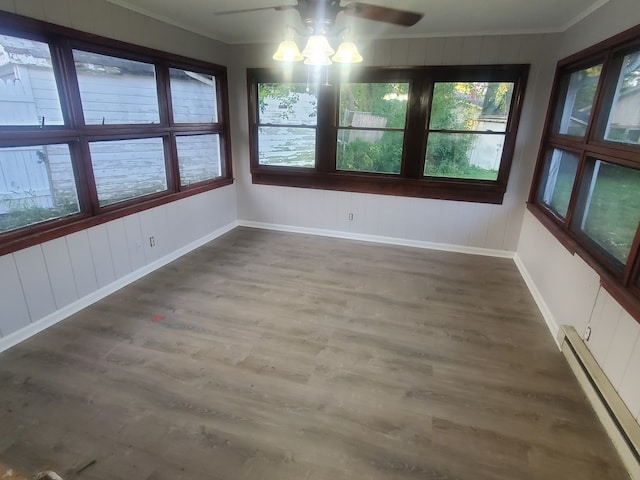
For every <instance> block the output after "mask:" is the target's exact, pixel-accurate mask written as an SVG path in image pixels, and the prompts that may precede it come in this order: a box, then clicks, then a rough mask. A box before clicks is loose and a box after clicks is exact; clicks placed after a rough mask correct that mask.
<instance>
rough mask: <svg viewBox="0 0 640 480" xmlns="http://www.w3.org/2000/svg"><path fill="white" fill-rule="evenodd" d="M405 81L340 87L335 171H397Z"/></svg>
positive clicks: (406, 89)
mask: <svg viewBox="0 0 640 480" xmlns="http://www.w3.org/2000/svg"><path fill="white" fill-rule="evenodd" d="M408 100H409V84H408V83H344V84H342V85H341V86H340V117H339V118H340V128H339V129H338V152H337V157H336V168H337V170H352V171H357V172H381V173H393V174H399V173H400V166H401V164H402V143H403V141H404V128H405V125H406V122H407V102H408Z"/></svg>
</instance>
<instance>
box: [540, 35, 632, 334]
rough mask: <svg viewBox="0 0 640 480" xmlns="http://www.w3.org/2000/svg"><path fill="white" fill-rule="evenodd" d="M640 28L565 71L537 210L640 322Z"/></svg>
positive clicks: (553, 109)
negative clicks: (639, 279) (639, 286)
mask: <svg viewBox="0 0 640 480" xmlns="http://www.w3.org/2000/svg"><path fill="white" fill-rule="evenodd" d="M638 112H640V27H636V28H634V29H631V30H628V31H627V32H623V33H622V34H620V35H618V36H616V37H613V38H612V39H609V40H606V41H605V42H603V43H601V44H599V45H596V46H594V47H592V48H590V49H589V50H588V51H586V52H585V53H578V54H576V55H574V56H572V57H570V58H568V59H565V60H562V61H560V62H559V64H558V70H557V74H556V81H555V87H554V94H553V96H552V98H551V103H550V106H549V113H548V117H549V118H548V121H547V125H548V129H547V131H546V132H545V135H544V137H543V140H542V142H543V143H542V148H541V150H540V151H541V155H540V157H539V159H538V165H537V167H536V175H535V177H534V182H533V185H532V188H531V195H530V199H529V200H530V201H529V208H530V210H531V211H532V212H533V213H534V214H535V215H536V216H537V217H538V218H539V219H540V220H541V221H542V222H543V223H544V224H545V225H546V226H547V228H549V229H550V230H551V232H552V233H553V234H554V235H556V237H557V238H558V239H559V240H560V241H562V242H563V243H564V244H565V245H567V246H568V247H569V248H571V249H572V250H575V251H577V252H578V253H579V254H580V255H581V256H583V257H584V258H585V259H586V260H587V261H588V263H589V264H590V265H592V266H593V267H594V268H595V269H596V270H597V271H598V272H599V273H600V276H601V278H602V283H603V285H605V287H607V289H608V290H609V291H610V292H611V293H612V294H613V295H614V296H615V297H616V298H617V299H618V300H619V301H620V302H621V303H622V304H623V305H625V306H626V307H627V308H628V309H629V310H630V312H632V313H633V314H634V315H635V316H636V318H637V319H638V320H639V321H640V289H639V288H638V280H637V279H638V275H639V273H640V254H639V250H640V233H639V231H640V229H639V226H640V140H639V137H640V116H638Z"/></svg>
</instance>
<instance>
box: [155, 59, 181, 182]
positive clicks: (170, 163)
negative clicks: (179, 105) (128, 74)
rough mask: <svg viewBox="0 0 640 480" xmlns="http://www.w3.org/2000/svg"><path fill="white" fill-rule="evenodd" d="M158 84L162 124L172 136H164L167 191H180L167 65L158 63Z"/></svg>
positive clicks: (156, 66) (156, 67) (156, 65)
mask: <svg viewBox="0 0 640 480" xmlns="http://www.w3.org/2000/svg"><path fill="white" fill-rule="evenodd" d="M155 69H156V82H157V86H158V108H159V109H160V123H161V124H163V125H169V130H170V132H171V133H170V134H168V135H164V136H163V144H164V159H165V170H166V175H167V189H168V190H169V191H170V192H178V191H180V167H179V165H178V147H177V146H176V137H175V131H176V128H175V125H174V121H173V105H172V103H171V84H170V78H169V67H168V65H167V64H166V63H156V64H155Z"/></svg>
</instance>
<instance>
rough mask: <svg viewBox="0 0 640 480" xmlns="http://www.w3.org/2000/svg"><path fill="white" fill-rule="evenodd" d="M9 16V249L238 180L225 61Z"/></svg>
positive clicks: (4, 228)
mask: <svg viewBox="0 0 640 480" xmlns="http://www.w3.org/2000/svg"><path fill="white" fill-rule="evenodd" d="M0 25H1V26H0V255H2V254H5V253H8V252H11V251H15V250H18V249H20V248H24V247H27V246H29V245H33V244H36V243H40V242H42V241H44V240H48V239H51V238H55V237H57V236H61V235H66V234H68V233H72V232H74V231H77V230H80V229H83V228H87V227H90V226H92V225H96V224H99V223H102V222H105V221H107V220H111V219H113V218H117V217H119V216H124V215H128V214H131V213H134V212H136V211H140V210H143V209H145V208H151V207H154V206H157V205H160V204H162V203H166V202H169V201H173V200H177V199H179V198H183V197H185V196H188V195H192V194H195V193H199V192H203V191H206V190H209V189H212V188H216V187H219V186H222V185H227V184H229V183H231V182H232V175H231V158H230V144H229V129H228V112H227V110H228V107H227V104H228V103H227V85H226V70H225V68H224V67H219V66H217V65H212V64H208V63H204V62H200V61H196V60H189V59H186V58H183V57H177V56H174V55H169V54H164V53H162V52H158V51H155V50H150V49H146V48H142V47H136V46H134V45H129V44H124V43H120V42H116V41H113V40H108V39H100V38H97V37H95V36H88V35H84V34H82V33H80V32H76V31H73V30H68V29H64V28H62V27H57V26H51V25H49V24H46V23H44V22H39V21H36V20H31V19H26V18H23V17H19V16H17V15H12V14H8V13H3V12H0Z"/></svg>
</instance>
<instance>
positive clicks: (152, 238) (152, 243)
mask: <svg viewBox="0 0 640 480" xmlns="http://www.w3.org/2000/svg"><path fill="white" fill-rule="evenodd" d="M149 246H151V247H155V246H156V237H154V236H151V237H149Z"/></svg>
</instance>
